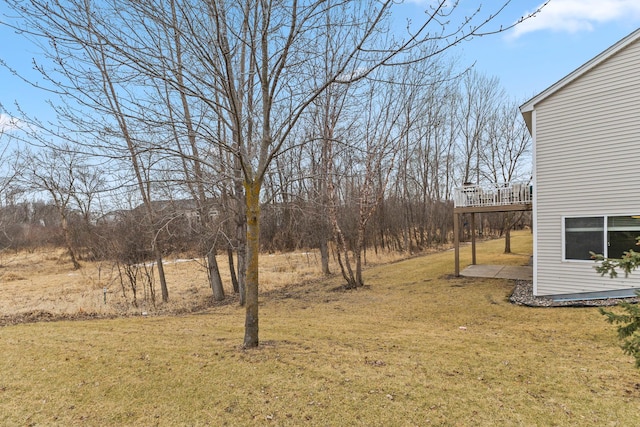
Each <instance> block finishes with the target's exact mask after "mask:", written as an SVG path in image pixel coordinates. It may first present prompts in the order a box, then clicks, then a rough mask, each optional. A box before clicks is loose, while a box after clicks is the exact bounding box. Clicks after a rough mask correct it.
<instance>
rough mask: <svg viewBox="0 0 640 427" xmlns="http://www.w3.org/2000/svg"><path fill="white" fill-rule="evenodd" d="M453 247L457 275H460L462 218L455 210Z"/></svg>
mask: <svg viewBox="0 0 640 427" xmlns="http://www.w3.org/2000/svg"><path fill="white" fill-rule="evenodd" d="M453 248H454V253H455V259H456V260H455V264H456V277H460V218H459V216H458V213H457V212H455V211H454V212H453Z"/></svg>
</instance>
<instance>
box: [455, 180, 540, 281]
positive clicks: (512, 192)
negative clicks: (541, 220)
mask: <svg viewBox="0 0 640 427" xmlns="http://www.w3.org/2000/svg"><path fill="white" fill-rule="evenodd" d="M453 194H454V199H453V202H454V207H453V235H454V249H455V264H456V266H455V274H456V276H460V215H461V214H471V224H470V226H471V230H472V233H471V264H472V265H476V233H475V229H476V214H480V213H488V212H515V211H530V210H532V207H533V187H532V186H531V185H529V184H528V183H525V182H508V183H499V184H492V185H485V186H480V185H474V184H466V185H464V186H462V187H460V188H456V189H454V193H453Z"/></svg>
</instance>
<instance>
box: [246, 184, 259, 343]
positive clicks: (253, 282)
mask: <svg viewBox="0 0 640 427" xmlns="http://www.w3.org/2000/svg"><path fill="white" fill-rule="evenodd" d="M260 187H261V183H260V181H258V180H256V181H253V182H247V183H246V184H245V193H246V200H247V269H246V270H247V281H246V284H245V287H246V289H245V294H246V301H245V304H246V318H245V325H244V326H245V332H244V347H247V348H250V347H257V346H258V282H259V280H258V279H259V278H258V256H259V253H260Z"/></svg>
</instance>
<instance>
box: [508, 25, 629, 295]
mask: <svg viewBox="0 0 640 427" xmlns="http://www.w3.org/2000/svg"><path fill="white" fill-rule="evenodd" d="M520 111H521V112H522V115H523V117H524V120H525V122H526V123H527V126H528V128H529V131H530V132H531V135H532V137H533V179H534V182H533V191H534V193H533V230H534V244H533V245H534V247H533V250H534V259H533V266H534V269H533V292H534V295H538V296H553V298H554V299H563V298H567V299H572V298H576V299H582V298H606V297H615V296H632V295H633V294H634V289H638V288H640V272H636V273H632V274H631V275H630V276H629V277H625V276H624V273H622V274H620V275H619V277H618V278H616V279H611V278H609V277H608V276H605V277H600V275H599V274H597V273H596V271H595V270H594V261H593V260H591V259H590V254H589V252H590V251H593V252H596V253H602V254H604V255H605V256H607V257H610V258H619V257H620V256H621V255H622V253H623V252H624V251H626V250H629V249H632V248H633V249H636V250H640V248H638V246H635V238H636V237H637V236H640V179H639V178H638V172H639V171H640V29H639V30H636V31H635V32H633V33H632V34H630V35H629V36H627V37H626V38H624V39H622V40H620V41H619V42H618V43H616V44H615V45H613V46H612V47H610V48H609V49H607V50H606V51H604V52H602V53H601V54H600V55H598V56H596V57H595V58H593V59H592V60H590V61H589V62H587V63H586V64H584V65H583V66H581V67H580V68H578V69H577V70H575V71H574V72H572V73H571V74H569V75H568V76H566V77H564V78H563V79H562V80H560V81H558V82H557V83H555V84H554V85H552V86H551V87H549V88H548V89H546V90H545V91H543V92H542V93H540V94H538V95H537V96H535V97H533V98H532V99H531V100H529V101H527V102H526V103H525V104H523V105H522V106H521V107H520Z"/></svg>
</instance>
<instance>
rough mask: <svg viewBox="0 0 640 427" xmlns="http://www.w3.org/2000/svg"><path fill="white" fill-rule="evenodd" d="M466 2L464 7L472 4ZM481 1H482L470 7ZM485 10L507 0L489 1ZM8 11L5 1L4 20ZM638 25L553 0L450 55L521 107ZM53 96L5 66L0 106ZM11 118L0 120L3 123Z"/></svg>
mask: <svg viewBox="0 0 640 427" xmlns="http://www.w3.org/2000/svg"><path fill="white" fill-rule="evenodd" d="M432 3H433V0H407V1H406V2H405V5H403V6H402V12H403V13H405V14H406V16H411V17H412V19H413V20H414V21H417V20H419V18H420V15H421V14H422V13H423V11H424V10H425V9H426V8H427V7H428V6H429V4H432ZM469 3H470V1H469V0H462V1H461V5H463V6H464V5H465V4H467V5H468V4H469ZM473 3H474V4H477V2H473ZM482 3H484V4H485V6H484V9H486V10H488V9H489V8H491V7H495V5H497V4H499V3H500V4H501V3H502V0H486V1H483V2H482ZM542 3H543V0H513V1H512V2H511V4H509V6H508V7H507V8H506V9H505V10H504V12H503V14H502V15H500V16H499V17H498V18H497V19H498V21H497V22H499V23H501V24H505V25H507V24H511V23H513V22H515V21H517V20H518V18H519V17H520V16H523V15H525V14H527V13H529V12H532V11H534V10H536V9H537V8H538V7H539V6H540V5H541V4H542ZM6 13H8V11H7V8H6V6H5V4H4V2H2V3H0V20H2V21H4V20H5V16H4V15H5V14H6ZM638 27H640V1H638V0H551V2H550V3H549V4H548V5H547V6H546V7H545V8H544V9H543V10H542V11H541V12H540V13H539V14H538V16H536V17H535V18H532V19H530V20H528V21H526V22H524V23H522V24H520V25H518V26H517V27H516V28H515V29H512V30H509V31H507V32H505V33H502V34H498V35H493V36H487V37H482V38H479V39H475V40H472V41H470V42H467V43H465V44H463V45H461V46H459V47H456V48H455V50H453V51H451V52H450V54H453V55H455V56H457V57H458V58H459V62H460V64H461V66H463V65H471V64H473V63H475V67H476V69H477V70H478V71H479V72H481V73H483V74H486V75H488V76H496V77H498V78H499V79H500V82H501V84H502V86H503V87H504V88H505V90H506V92H507V94H508V95H509V96H511V97H513V98H515V99H516V100H518V101H521V102H524V101H525V100H527V99H529V98H531V97H532V96H534V95H535V94H537V93H539V92H541V91H542V90H544V89H546V88H547V87H548V86H550V85H551V84H553V83H555V82H556V81H557V80H559V79H561V78H562V77H564V76H565V75H567V74H568V73H570V72H571V71H573V70H574V69H576V68H577V67H579V66H580V65H582V64H583V63H585V62H587V61H588V60H589V59H591V58H592V57H594V56H596V55H597V54H598V53H600V52H602V51H603V50H605V49H606V48H608V47H609V46H611V45H612V44H614V43H615V42H617V41H618V40H620V39H621V38H623V37H624V36H626V35H627V34H629V33H631V32H632V31H634V30H635V29H636V28H638ZM36 55H37V50H36V48H34V47H33V46H31V45H29V44H28V43H26V42H25V41H24V40H23V39H22V38H21V36H19V35H16V34H14V32H13V31H12V30H10V29H8V28H6V27H4V26H1V25H0V58H1V59H3V60H4V61H5V62H7V63H8V64H9V65H11V66H12V67H14V68H16V69H18V70H20V71H21V72H23V73H29V72H30V71H31V69H32V65H31V60H32V58H33V57H34V56H36ZM47 98H48V95H47V94H45V93H42V92H41V91H39V90H37V89H33V88H30V87H29V86H27V85H25V84H23V83H22V82H21V81H20V80H19V79H17V78H15V77H13V76H11V75H10V74H9V73H8V72H7V71H6V70H4V69H1V68H0V103H2V104H4V105H5V106H7V107H11V109H13V105H12V104H13V103H14V101H16V100H17V101H18V102H19V103H20V104H21V105H22V106H23V107H24V109H25V110H26V111H27V112H28V113H30V114H34V115H37V116H40V118H46V117H47V108H46V106H45V105H44V104H45V103H44V101H45V100H46V99H47ZM3 120H5V121H6V117H4V118H0V122H1V121H3Z"/></svg>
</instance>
